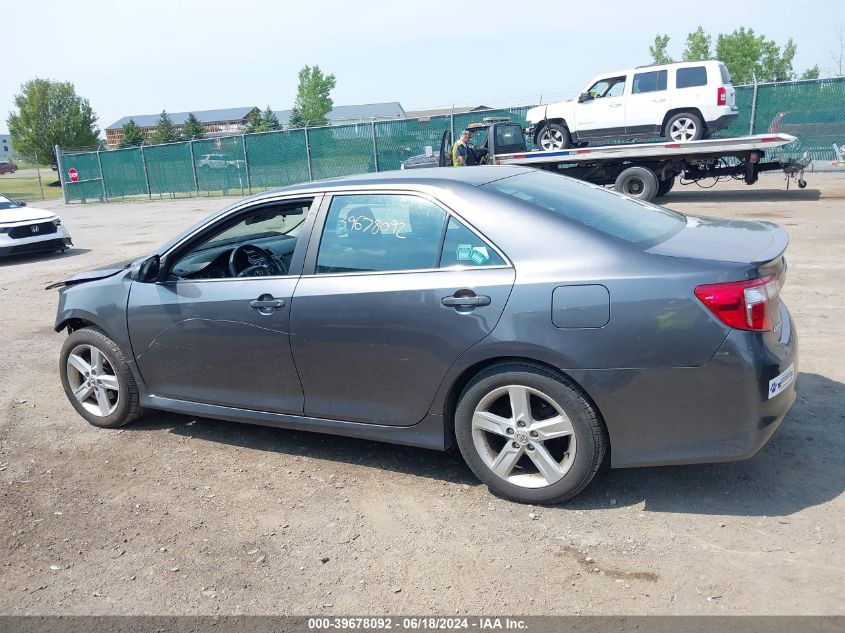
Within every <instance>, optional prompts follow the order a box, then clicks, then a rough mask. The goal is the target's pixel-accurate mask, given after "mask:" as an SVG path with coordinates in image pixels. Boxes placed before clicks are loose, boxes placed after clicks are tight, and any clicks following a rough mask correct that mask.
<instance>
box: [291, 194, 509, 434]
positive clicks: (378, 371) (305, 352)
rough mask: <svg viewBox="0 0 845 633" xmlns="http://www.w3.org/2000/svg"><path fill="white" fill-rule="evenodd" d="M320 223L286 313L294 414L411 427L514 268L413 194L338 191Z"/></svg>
mask: <svg viewBox="0 0 845 633" xmlns="http://www.w3.org/2000/svg"><path fill="white" fill-rule="evenodd" d="M320 218H322V219H318V221H317V224H316V225H315V229H314V231H313V233H312V238H311V243H310V245H309V248H308V256H307V258H306V263H305V270H304V272H305V273H308V274H304V275H303V276H302V278H301V280H300V282H299V284H298V286H297V288H296V291H295V294H294V299H293V307H292V310H291V345H292V350H293V355H294V360H295V362H296V367H297V369H298V370H299V376H300V378H301V380H302V388H303V392H304V395H305V414H306V415H308V416H312V417H318V418H328V419H340V420H350V421H357V422H367V423H374V424H384V425H394V426H408V425H412V424H416V423H417V422H419V421H420V420H422V419H423V418H424V417H425V415H426V414H427V412H428V410H429V407H430V405H431V403H432V401H433V400H434V396H435V393H436V392H437V389H438V387H439V385H440V383H441V381H442V380H443V378H444V376H445V374H446V372H447V370H448V369H449V367H450V366H451V365H452V364H453V363H454V362H455V361H456V360H457V358H458V357H459V356H460V355H461V354H462V353H463V352H465V351H466V350H467V349H468V348H469V347H471V346H472V345H474V344H475V343H477V342H478V341H480V340H481V339H483V338H484V337H485V336H487V335H488V334H489V333H490V332H491V331H492V330H493V328H494V327H495V325H496V323H497V322H498V320H499V317H500V316H501V314H502V310H503V309H504V306H505V303H506V302H507V299H508V296H509V294H510V291H511V287H512V286H513V282H514V270H513V268H512V267H511V266H510V264H509V263H508V262H507V260H506V258H505V257H504V255H503V254H502V253H500V252H499V251H498V250H497V249H496V248H495V247H494V246H493V245H492V244H490V243H489V242H488V241H486V240H485V239H483V238H482V237H481V236H479V235H478V234H477V233H476V232H474V231H473V230H472V229H470V228H469V227H468V226H467V225H466V224H465V223H463V222H462V221H461V220H460V219H459V218H457V217H455V216H453V215H452V214H451V213H450V212H449V211H447V210H446V209H445V208H444V207H443V206H441V205H440V204H438V203H437V202H435V201H434V200H432V199H430V198H428V197H425V196H422V195H420V194H416V193H411V192H408V193H398V192H390V193H388V192H381V193H368V194H348V195H347V194H344V195H339V194H338V195H334V196H333V197H331V198H327V200H326V201H325V202H324V204H323V209H322V210H321V213H320ZM321 226H322V227H323V228H320V227H321Z"/></svg>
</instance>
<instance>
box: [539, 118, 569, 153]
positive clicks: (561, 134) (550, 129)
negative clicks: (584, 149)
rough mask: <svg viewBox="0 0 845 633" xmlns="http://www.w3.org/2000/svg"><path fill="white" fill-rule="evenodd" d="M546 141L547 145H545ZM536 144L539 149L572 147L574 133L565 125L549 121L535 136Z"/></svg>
mask: <svg viewBox="0 0 845 633" xmlns="http://www.w3.org/2000/svg"><path fill="white" fill-rule="evenodd" d="M544 143H545V145H546V146H544ZM534 144H535V145H536V146H537V148H538V149H541V150H544V151H552V150H556V149H566V148H567V147H572V135H571V134H570V133H569V129H568V128H567V127H566V126H565V125H560V124H559V123H549V124H547V125H544V126H543V127H541V128H540V130H539V131H538V132H537V136H536V137H535V138H534Z"/></svg>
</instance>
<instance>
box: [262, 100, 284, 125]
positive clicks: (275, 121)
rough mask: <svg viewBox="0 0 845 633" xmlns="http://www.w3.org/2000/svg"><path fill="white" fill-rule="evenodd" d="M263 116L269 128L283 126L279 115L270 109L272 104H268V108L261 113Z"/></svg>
mask: <svg viewBox="0 0 845 633" xmlns="http://www.w3.org/2000/svg"><path fill="white" fill-rule="evenodd" d="M261 117H262V118H263V119H264V125H266V126H267V129H268V130H281V129H282V126H281V124H280V123H279V117H277V116H276V113H275V112H273V111H272V110H271V109H270V106H267V109H266V110H264V112H263V113H262V114H261Z"/></svg>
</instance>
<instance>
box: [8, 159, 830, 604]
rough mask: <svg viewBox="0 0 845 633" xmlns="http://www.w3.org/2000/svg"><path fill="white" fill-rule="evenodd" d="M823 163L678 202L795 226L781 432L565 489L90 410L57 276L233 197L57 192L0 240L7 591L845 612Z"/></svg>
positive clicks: (458, 464) (334, 444)
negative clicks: (552, 495)
mask: <svg viewBox="0 0 845 633" xmlns="http://www.w3.org/2000/svg"><path fill="white" fill-rule="evenodd" d="M808 180H809V187H808V188H807V189H805V190H797V189H791V190H789V191H786V190H785V188H784V183H783V180H782V179H781V178H780V177H775V176H768V177H764V178H763V179H762V180H761V182H760V183H759V184H758V185H756V186H754V187H745V186H744V185H741V184H734V183H732V184H720V185H718V186H717V187H716V188H715V189H712V190H709V191H704V190H700V189H697V188H696V187H694V186H693V187H683V188H680V187H678V188H676V190H675V191H673V192H672V193H671V194H670V195H669V196H668V197H666V198H665V199H664V200H665V204H666V205H668V206H670V207H672V208H674V209H677V210H679V211H682V212H686V213H696V214H705V215H718V216H729V217H736V218H747V219H755V220H758V219H759V220H763V219H765V220H773V221H775V222H778V223H780V224H781V225H783V226H785V227H786V229H787V230H788V231H789V232H790V234H791V238H792V242H791V245H790V247H789V250H788V251H787V258H788V261H789V265H790V268H789V273H788V279H787V283H786V286H785V288H784V297H785V300H786V301H787V303H788V305H789V307H790V309H791V310H792V313H793V315H794V317H795V320H796V322H797V327H798V332H799V338H800V346H801V351H800V375H799V378H798V389H799V398H798V400H797V402H796V404H795V406H794V408H793V409H792V411H791V413H790V414H789V416H788V417H787V419H786V421H785V422H784V424H783V425H782V427H781V429H780V430H779V431H778V433H777V434H776V435H775V437H774V438H773V440H772V441H771V442H770V443H769V444H768V445H767V446H766V447H765V448H764V449H763V450H762V451H761V452H760V453H759V454H758V455H757V456H756V457H754V458H753V459H751V460H749V461H746V462H741V463H733V464H720V465H702V466H687V467H668V468H646V469H630V470H617V471H611V472H609V473H607V474H606V475H604V476H601V477H600V478H598V479H597V480H596V481H595V482H594V483H593V484H592V485H591V486H590V487H589V488H588V489H587V490H586V491H585V492H584V493H582V494H581V495H580V496H579V497H578V498H577V499H575V500H573V501H572V502H570V503H569V504H567V505H565V506H560V507H555V508H533V507H529V506H524V505H517V504H512V503H509V502H505V501H502V500H500V499H497V498H495V497H493V496H491V495H490V493H489V492H488V491H487V489H486V488H485V487H484V486H482V485H480V484H479V483H478V482H477V481H476V480H475V479H474V478H473V476H472V474H471V473H470V472H469V470H468V469H467V468H466V467H465V466H464V465H463V463H462V461H461V460H460V457H459V456H458V455H457V454H444V453H438V452H433V451H426V450H420V449H412V448H403V447H397V446H391V445H387V444H378V443H374V442H366V441H360V440H353V439H344V438H336V437H330V436H324V435H319V434H311V433H302V432H289V431H282V430H274V429H269V428H262V427H258V426H248V425H239V424H235V423H227V422H219V421H212V420H205V419H200V418H191V417H185V416H180V415H173V414H152V415H148V416H147V417H145V418H142V419H141V420H139V421H138V422H136V423H135V424H133V425H131V426H129V427H126V428H125V429H122V430H118V431H108V430H100V429H96V428H94V427H91V426H89V425H87V424H86V423H85V422H84V421H83V420H82V418H80V417H79V416H78V415H77V414H76V413H75V411H74V410H73V409H72V408H71V406H70V404H69V403H68V402H67V401H66V399H65V396H64V393H63V392H62V388H61V385H60V382H59V378H58V374H57V358H58V353H59V348H60V346H61V343H62V340H63V338H64V334H56V333H54V332H53V330H52V325H53V319H54V316H55V308H56V298H57V297H56V291H55V290H53V291H45V290H44V287H45V286H46V285H47V284H49V283H50V282H53V281H57V280H61V279H63V278H65V277H67V276H69V275H71V274H73V273H76V272H79V271H83V270H87V269H90V268H93V267H96V266H98V265H103V264H107V263H110V262H113V261H117V260H120V259H124V258H127V257H131V256H133V255H142V254H144V253H145V252H147V251H149V250H151V249H152V248H153V247H154V246H155V245H157V244H159V243H161V242H163V241H164V240H165V238H167V237H169V236H171V235H172V234H174V233H175V232H176V231H177V230H179V229H181V228H183V227H185V226H187V225H188V224H190V223H192V222H194V221H195V220H197V219H199V218H201V217H203V216H204V215H206V214H207V213H209V212H211V211H212V210H215V209H218V208H220V207H222V206H224V205H225V204H227V202H226V201H225V200H222V199H219V198H213V199H205V198H202V199H190V200H177V201H170V200H162V201H154V202H146V201H145V202H138V203H118V204H107V205H101V204H90V205H85V206H82V205H73V206H64V205H63V204H61V203H60V202H50V203H45V204H44V205H42V206H46V207H48V208H51V209H55V210H57V211H59V212H60V213H61V214H62V216H63V218H64V222H65V224H66V225H67V227H68V228H69V230H70V233H71V235H72V236H73V239H74V243H75V248H73V249H72V250H70V251H68V252H67V253H65V254H64V255H58V254H56V255H47V256H43V255H41V256H27V257H15V258H11V259H6V260H0V318H1V319H2V324H3V337H2V352H0V376H2V379H0V613H3V614H214V613H217V614H270V613H272V614H350V613H351V614H412V613H437V614H445V615H448V614H454V613H460V614H463V613H513V614H840V615H841V614H845V605H844V604H843V600H842V595H843V588H845V538H843V536H845V520H843V519H845V494H843V489H845V459H843V455H845V432H843V429H845V384H843V383H845V319H843V318H842V314H841V313H842V310H843V307H845V300H844V299H845V175H832V174H825V175H822V174H810V175H808ZM793 186H794V185H793ZM837 315H838V316H837Z"/></svg>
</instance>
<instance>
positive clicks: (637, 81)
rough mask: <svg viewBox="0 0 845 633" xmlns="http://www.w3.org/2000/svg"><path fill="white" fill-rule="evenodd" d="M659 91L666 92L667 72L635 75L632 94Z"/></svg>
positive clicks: (659, 71) (656, 71)
mask: <svg viewBox="0 0 845 633" xmlns="http://www.w3.org/2000/svg"><path fill="white" fill-rule="evenodd" d="M657 90H666V71H665V70H654V71H652V72H650V73H638V74H636V75H634V84H633V87H632V90H631V92H632V94H639V93H641V92H655V91H657Z"/></svg>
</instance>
